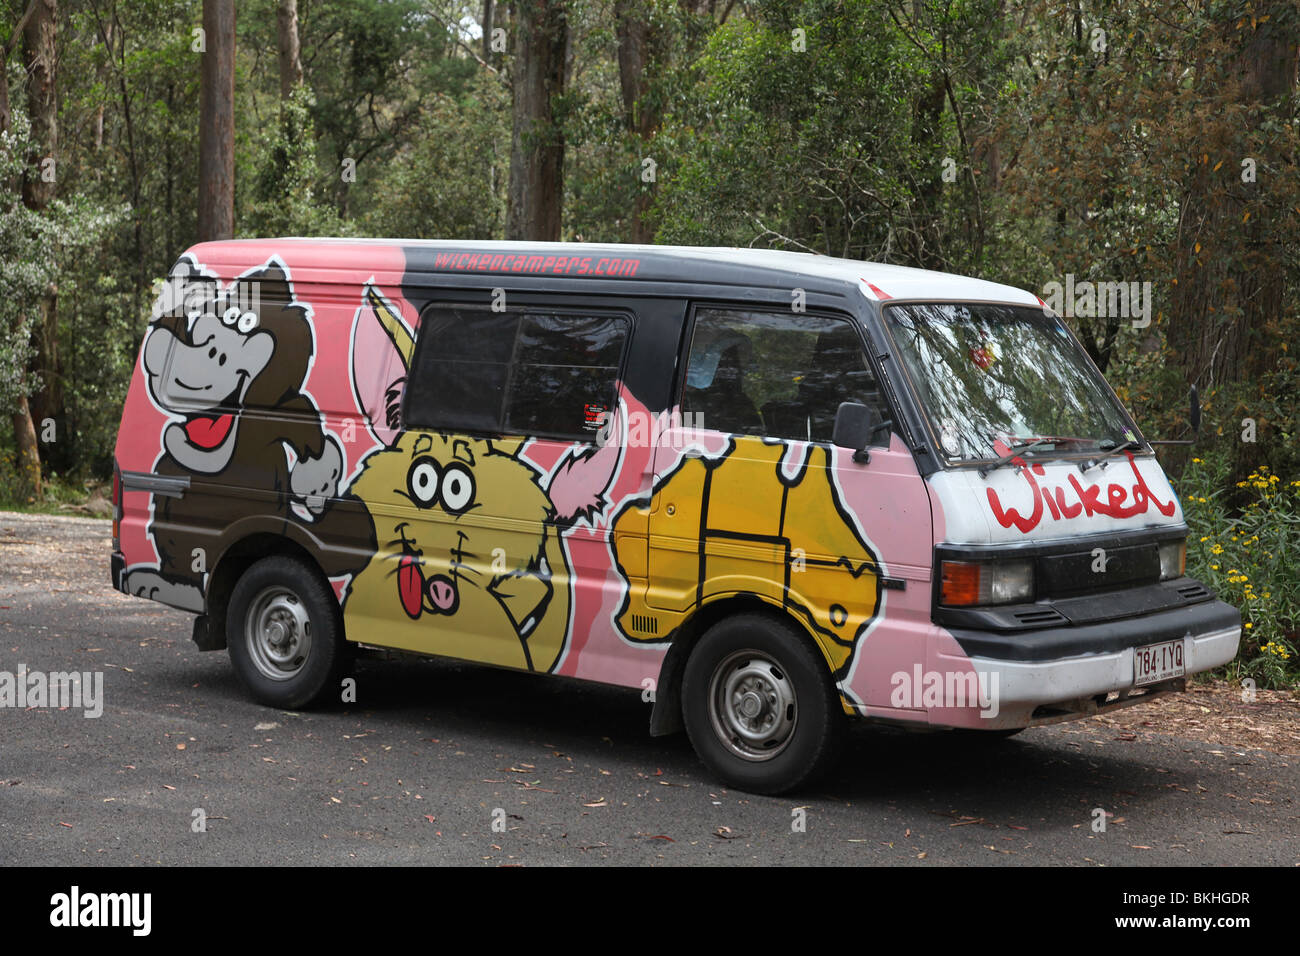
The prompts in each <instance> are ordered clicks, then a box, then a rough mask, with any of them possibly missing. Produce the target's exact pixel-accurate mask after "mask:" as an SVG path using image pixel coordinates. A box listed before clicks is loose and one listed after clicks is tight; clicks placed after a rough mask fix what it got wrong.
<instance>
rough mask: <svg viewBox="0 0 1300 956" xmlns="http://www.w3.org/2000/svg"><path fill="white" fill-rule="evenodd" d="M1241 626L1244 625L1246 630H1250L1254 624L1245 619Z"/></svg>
mask: <svg viewBox="0 0 1300 956" xmlns="http://www.w3.org/2000/svg"><path fill="white" fill-rule="evenodd" d="M1241 626H1242V627H1244V628H1245V629H1246V630H1248V631H1249V630H1250V629H1251V628H1252V627H1254V626H1255V625H1254V624H1251V623H1250V621H1247V622H1246V623H1245V624H1243V625H1241Z"/></svg>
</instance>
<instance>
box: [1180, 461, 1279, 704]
mask: <svg viewBox="0 0 1300 956" xmlns="http://www.w3.org/2000/svg"><path fill="white" fill-rule="evenodd" d="M1229 471H1230V467H1229V457H1228V456H1227V455H1226V454H1224V453H1222V452H1220V453H1217V454H1213V455H1209V456H1207V457H1205V458H1200V457H1197V458H1193V459H1192V460H1191V461H1190V462H1189V463H1188V467H1187V468H1186V469H1185V470H1184V472H1183V477H1182V480H1181V481H1180V482H1179V489H1180V491H1181V493H1182V494H1181V498H1182V503H1183V513H1184V515H1185V518H1186V521H1187V526H1188V528H1189V536H1188V541H1187V573H1188V574H1190V575H1192V576H1193V577H1195V578H1198V579H1200V580H1202V581H1204V582H1205V583H1207V584H1209V585H1210V586H1211V587H1213V588H1214V589H1215V590H1216V591H1218V592H1219V596H1220V598H1222V599H1223V600H1225V601H1227V602H1228V603H1230V604H1232V605H1234V606H1236V607H1239V608H1241V615H1242V622H1243V623H1242V627H1243V632H1242V652H1241V655H1240V656H1239V657H1238V659H1237V660H1236V661H1235V662H1233V664H1232V665H1231V666H1230V668H1229V670H1230V672H1231V674H1232V676H1233V677H1234V678H1240V677H1253V678H1254V679H1255V680H1256V682H1257V683H1258V684H1259V686H1261V687H1282V686H1287V685H1288V684H1291V683H1295V681H1296V680H1297V678H1300V655H1297V653H1296V651H1297V646H1300V479H1291V480H1285V479H1283V478H1281V477H1279V476H1278V475H1277V474H1275V473H1274V472H1272V471H1271V470H1269V468H1268V467H1267V466H1261V467H1260V468H1259V470H1258V471H1255V472H1253V473H1252V474H1251V475H1250V477H1249V478H1248V479H1246V480H1245V481H1243V482H1241V483H1240V486H1241V488H1242V490H1243V491H1245V492H1246V494H1247V496H1248V501H1247V503H1246V505H1245V507H1244V508H1242V509H1241V510H1240V511H1233V510H1232V509H1230V508H1229V507H1228V506H1227V505H1226V504H1225V499H1226V497H1227V493H1226V489H1225V487H1224V486H1225V483H1226V480H1227V477H1228V475H1229Z"/></svg>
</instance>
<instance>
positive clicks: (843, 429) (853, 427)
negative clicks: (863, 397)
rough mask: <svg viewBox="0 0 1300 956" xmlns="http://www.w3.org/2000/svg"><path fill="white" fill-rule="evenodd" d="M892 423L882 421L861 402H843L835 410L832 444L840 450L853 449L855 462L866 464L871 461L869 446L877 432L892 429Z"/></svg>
mask: <svg viewBox="0 0 1300 956" xmlns="http://www.w3.org/2000/svg"><path fill="white" fill-rule="evenodd" d="M893 425H894V423H893V422H892V421H884V422H882V421H880V420H879V419H878V418H877V417H876V413H875V411H874V410H872V409H871V408H869V407H868V406H866V405H863V404H862V403H861V402H841V403H840V407H839V408H838V409H836V410H835V426H834V428H833V429H832V430H831V443H832V444H834V445H836V446H837V447H839V448H852V449H853V460H854V461H856V462H860V463H862V464H866V463H867V462H869V461H871V455H870V453H868V452H867V450H866V449H867V446H868V445H870V444H871V439H872V438H874V437H875V435H876V432H878V431H880V430H881V429H883V428H892V427H893Z"/></svg>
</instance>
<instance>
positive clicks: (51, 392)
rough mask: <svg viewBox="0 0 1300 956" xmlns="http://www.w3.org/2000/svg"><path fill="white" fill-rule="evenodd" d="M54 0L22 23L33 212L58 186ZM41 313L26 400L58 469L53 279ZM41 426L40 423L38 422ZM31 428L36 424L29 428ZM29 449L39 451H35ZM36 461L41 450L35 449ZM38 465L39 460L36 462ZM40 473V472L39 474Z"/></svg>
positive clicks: (59, 387) (67, 455) (66, 453)
mask: <svg viewBox="0 0 1300 956" xmlns="http://www.w3.org/2000/svg"><path fill="white" fill-rule="evenodd" d="M58 14H59V10H58V2H57V0H36V3H34V4H33V5H32V12H31V16H30V17H28V19H27V22H26V24H25V25H24V27H23V67H24V69H25V71H26V73H27V115H28V117H29V118H30V119H31V125H32V145H33V148H34V153H33V155H32V156H31V157H30V162H29V164H28V168H27V171H26V172H25V173H24V175H23V204H24V205H25V206H26V207H27V208H28V209H30V210H32V211H33V212H35V213H43V212H44V211H45V210H46V208H47V207H48V206H49V204H50V200H52V199H53V198H54V191H55V189H56V188H57V185H58V183H57V179H58V165H57V156H56V154H57V151H58V146H59V125H58V116H59V111H58V97H57V92H56V88H55V79H56V75H57V69H58V50H57V47H56V43H55V40H56V31H57V21H58ZM36 307H37V309H39V311H40V318H39V319H38V320H37V322H36V324H35V325H34V326H33V327H32V339H33V343H32V344H33V345H34V346H35V347H36V354H35V355H34V356H33V358H32V362H31V365H30V366H29V372H31V373H34V376H35V377H36V378H38V379H39V381H40V386H39V387H38V388H37V390H36V392H35V394H33V395H32V396H31V399H30V403H28V402H24V403H23V406H24V407H26V414H27V415H28V417H29V422H28V425H29V428H32V426H34V425H35V424H36V423H43V422H44V421H45V420H46V419H53V420H54V422H55V432H54V439H55V440H54V442H53V444H52V446H51V447H50V448H49V449H47V456H48V457H50V458H51V459H53V461H54V462H55V463H56V466H57V467H59V469H60V470H64V469H65V468H66V466H67V465H68V464H69V463H70V462H71V460H72V455H71V448H70V443H69V442H68V441H67V436H66V434H65V425H66V420H65V416H64V409H63V368H62V358H61V356H60V354H59V313H58V298H57V287H56V286H55V285H54V284H51V285H50V287H49V288H48V289H46V291H45V294H44V295H43V296H42V297H41V301H40V302H39V303H37V304H36ZM42 428H43V426H42ZM32 430H33V431H34V428H32ZM33 454H37V453H36V452H35V451H33ZM37 460H38V461H39V455H38V454H37ZM37 468H39V464H38V465H37ZM37 477H38V478H39V473H38V475H37Z"/></svg>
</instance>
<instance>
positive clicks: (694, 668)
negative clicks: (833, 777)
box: [682, 613, 844, 794]
mask: <svg viewBox="0 0 1300 956" xmlns="http://www.w3.org/2000/svg"><path fill="white" fill-rule="evenodd" d="M682 718H683V721H684V722H685V724H686V733H687V735H688V736H689V737H690V739H691V745H692V746H693V747H694V748H695V752H696V754H698V755H699V757H700V759H701V760H702V761H703V762H704V764H705V765H706V766H707V767H708V768H709V770H710V771H712V772H713V773H714V774H715V775H716V776H717V777H719V778H720V779H722V780H723V781H725V782H726V783H727V784H728V785H729V786H732V787H735V788H736V789H738V790H746V791H748V792H750V793H764V794H777V793H786V792H788V791H790V790H794V789H796V788H798V787H800V786H803V785H804V784H807V783H811V782H812V781H814V780H815V779H816V778H817V777H818V776H820V775H821V774H823V773H824V772H825V771H826V770H827V769H829V767H830V766H831V765H832V764H833V763H834V760H835V757H836V755H837V754H838V750H839V744H840V741H841V736H842V734H843V729H844V728H843V725H844V713H843V711H842V710H841V708H840V701H839V694H838V692H837V691H836V690H835V685H834V682H833V681H832V680H831V675H830V671H829V669H828V668H827V666H826V660H825V658H824V657H823V656H822V654H821V653H820V651H818V650H817V649H816V648H815V647H813V646H812V644H811V642H810V641H809V640H808V638H807V637H805V636H804V634H803V633H802V632H800V631H798V630H797V629H796V628H795V627H793V626H792V625H790V624H787V623H785V622H782V621H778V620H775V619H774V618H771V617H767V616H765V615H762V614H752V613H750V614H738V615H736V616H735V617H732V618H727V619H726V620H723V621H720V622H719V623H718V624H715V625H714V626H713V627H712V628H710V629H709V631H708V632H706V633H705V635H704V636H703V637H702V638H700V640H699V643H698V644H696V645H695V647H694V648H692V650H691V654H690V657H689V658H688V659H687V661H686V672H685V674H684V675H683V678H682Z"/></svg>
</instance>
